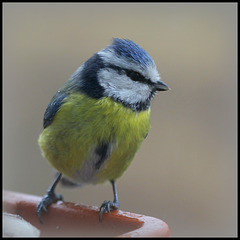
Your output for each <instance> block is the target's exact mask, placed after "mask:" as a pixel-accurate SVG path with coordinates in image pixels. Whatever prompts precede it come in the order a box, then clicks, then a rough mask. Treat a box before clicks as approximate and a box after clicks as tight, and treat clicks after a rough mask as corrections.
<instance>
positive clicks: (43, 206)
mask: <svg viewBox="0 0 240 240" xmlns="http://www.w3.org/2000/svg"><path fill="white" fill-rule="evenodd" d="M58 200H61V201H63V196H62V195H61V194H55V193H54V192H51V191H49V192H47V193H46V194H45V196H44V197H43V198H42V200H41V202H40V203H39V204H38V205H37V211H36V213H37V216H38V219H39V221H40V223H43V221H42V219H41V215H42V212H47V208H48V206H49V205H51V204H52V203H53V202H56V201H58Z"/></svg>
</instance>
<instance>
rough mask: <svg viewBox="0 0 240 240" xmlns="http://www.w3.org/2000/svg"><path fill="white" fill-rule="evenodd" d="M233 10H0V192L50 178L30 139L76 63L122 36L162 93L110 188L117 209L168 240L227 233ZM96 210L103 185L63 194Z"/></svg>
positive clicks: (39, 186)
mask: <svg viewBox="0 0 240 240" xmlns="http://www.w3.org/2000/svg"><path fill="white" fill-rule="evenodd" d="M236 8H237V5H236V4H235V3H229V4H226V3H221V4H218V3H211V4H210V3H207V4H203V3H201V4H186V3H185V4H177V3H173V4H170V3H163V4H161V3H160V4H107V3H105V4H97V3H92V4H86V3H85V4H28V3H25V4H16V3H14V4H11V3H5V4H4V5H3V14H4V15H3V20H4V21H3V41H4V42H3V53H4V55H3V64H4V65H3V70H4V72H3V77H4V80H3V87H4V89H3V103H4V104H3V107H4V108H3V114H4V115H3V116H4V122H3V129H4V135H3V137H4V142H3V147H4V148H3V149H4V152H3V157H4V158H3V188H4V189H7V190H13V191H18V192H24V193H30V194H37V195H43V194H44V193H45V191H46V189H47V188H48V186H49V185H50V183H51V182H52V169H51V167H50V166H49V165H48V162H47V161H46V160H45V159H43V158H42V156H41V153H40V150H39V147H38V144H37V139H38V136H39V134H40V133H41V131H42V119H43V114H44V111H45V108H46V107H47V105H48V103H49V101H50V99H51V98H52V96H53V95H54V94H55V92H56V91H57V90H58V88H60V87H61V85H62V84H63V83H64V82H65V81H66V80H67V79H68V78H69V77H70V75H71V74H72V73H73V72H74V71H75V70H76V69H77V68H78V66H80V65H81V64H82V63H83V62H84V61H85V60H87V59H88V58H89V57H91V56H92V55H93V54H94V53H95V52H97V51H98V50H100V49H102V48H104V47H105V46H106V45H108V44H110V41H111V38H112V37H119V38H128V39H131V40H133V41H135V42H136V43H137V44H139V45H140V46H141V47H143V48H144V49H145V50H146V51H147V52H148V53H149V54H150V55H151V56H152V57H153V59H154V60H155V62H156V64H157V66H158V69H159V71H160V73H161V77H162V80H163V81H164V82H166V83H167V84H168V85H169V86H170V87H171V89H172V90H171V91H168V92H160V93H159V94H158V95H157V96H156V97H155V99H154V101H153V103H152V116H151V125H152V129H151V131H150V133H149V136H148V138H147V139H146V141H145V142H144V143H143V145H142V147H141V149H140V151H139V152H138V153H137V154H136V156H135V159H134V161H133V162H132V164H131V166H130V167H129V169H128V170H127V171H126V173H125V174H124V175H123V177H122V178H121V179H120V180H119V181H118V183H117V184H118V193H119V198H120V204H121V210H124V211H130V212H135V213H140V214H144V215H149V216H154V217H157V218H160V219H162V220H164V221H165V222H167V223H168V224H169V226H170V229H171V234H172V236H236V234H237V232H236V231H237V230H236V215H237V214H236V205H237V200H236V198H237V196H236V185H237V184H236V171H237V170H236V166H237V163H236V160H237V147H236V135H237V134H236V131H237V127H236V124H237V123H236V119H237V116H236V112H237V110H236V95H237V90H236V85H237V80H236V71H237V70H236V69H237V67H236V58H237V57H236V48H237V46H236V45H237V43H236ZM57 192H59V193H60V192H61V193H63V194H64V198H65V200H66V201H74V202H79V203H84V204H88V205H97V206H100V205H101V203H102V202H103V200H112V199H113V194H112V189H111V186H110V184H109V183H106V184H103V185H96V186H91V185H89V186H86V187H84V188H82V189H73V190H70V189H63V188H61V187H60V186H58V187H57Z"/></svg>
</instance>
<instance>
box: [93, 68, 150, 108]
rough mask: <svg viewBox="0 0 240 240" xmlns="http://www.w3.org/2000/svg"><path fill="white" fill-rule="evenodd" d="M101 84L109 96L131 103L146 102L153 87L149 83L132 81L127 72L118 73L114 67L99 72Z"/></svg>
mask: <svg viewBox="0 0 240 240" xmlns="http://www.w3.org/2000/svg"><path fill="white" fill-rule="evenodd" d="M98 79H99V84H100V85H101V86H102V87H103V88H104V90H105V91H104V93H105V95H106V96H108V97H113V98H114V99H119V100H121V101H124V102H127V103H129V104H135V103H139V102H144V101H145V100H146V99H148V98H149V93H150V92H151V89H150V88H149V86H148V85H147V84H144V83H141V82H135V81H132V80H131V79H130V78H129V77H128V76H126V75H125V74H118V73H117V72H116V71H115V70H113V69H102V70H100V71H99V73H98Z"/></svg>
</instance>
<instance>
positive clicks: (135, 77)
mask: <svg viewBox="0 0 240 240" xmlns="http://www.w3.org/2000/svg"><path fill="white" fill-rule="evenodd" d="M127 76H128V77H130V78H131V79H132V80H133V81H141V78H142V75H141V74H140V73H138V72H135V71H127Z"/></svg>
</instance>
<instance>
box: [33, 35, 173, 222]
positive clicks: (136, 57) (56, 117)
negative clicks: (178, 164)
mask: <svg viewBox="0 0 240 240" xmlns="http://www.w3.org/2000/svg"><path fill="white" fill-rule="evenodd" d="M168 89H169V87H168V86H167V85H166V84H165V83H164V82H162V81H161V79H160V75H159V73H158V71H157V68H156V65H155V63H154V61H153V59H152V58H151V57H150V56H149V55H148V53H147V52H146V51H145V50H144V49H142V48H141V47H140V46H138V45H137V44H136V43H134V42H133V41H131V40H127V39H118V38H114V39H113V41H112V43H111V45H109V46H107V47H106V48H104V49H102V50H100V51H99V52H97V53H96V54H94V55H93V56H92V57H91V58H89V59H88V60H87V61H86V62H85V63H83V64H82V65H81V66H80V67H79V68H78V69H77V70H76V72H75V73H74V74H73V75H72V76H71V77H70V79H69V80H68V81H67V82H66V83H65V84H64V85H63V87H62V88H61V89H60V90H58V91H57V93H56V94H55V96H54V97H53V98H52V100H51V101H50V103H49V105H48V107H47V109H46V112H45V114H44V120H43V127H44V130H43V131H42V133H41V135H40V137H39V140H38V142H39V145H40V148H41V151H42V155H43V156H44V157H45V158H46V159H47V160H48V161H49V163H50V165H51V166H52V167H54V168H55V169H57V171H58V173H57V175H56V179H55V180H54V182H53V184H52V185H51V187H50V188H49V189H48V191H47V193H46V194H45V196H44V197H43V199H42V200H41V202H40V203H39V204H38V206H37V215H38V217H39V220H40V221H41V215H42V213H43V211H44V212H47V207H48V206H49V205H50V204H51V203H53V202H55V201H57V200H61V199H62V196H61V195H59V194H56V193H55V188H56V186H57V184H58V182H59V181H60V179H61V178H62V177H64V178H63V179H67V182H68V183H71V182H73V183H77V184H80V185H84V184H89V183H91V184H97V183H103V182H105V181H110V182H111V184H112V187H113V193H114V200H113V201H104V202H103V204H102V205H101V207H100V214H99V219H100V220H101V218H102V215H103V213H105V212H110V211H112V210H115V209H118V208H119V200H118V195H117V189H116V180H117V179H118V178H119V177H120V176H121V175H122V174H123V173H124V171H125V170H126V169H127V167H128V166H129V164H130V163H131V161H132V159H133V157H134V155H135V153H136V151H137V150H138V149H139V147H140V145H141V143H142V142H143V140H144V139H145V138H146V136H147V134H148V131H149V128H150V122H149V120H150V103H151V100H152V99H153V97H154V95H155V94H156V92H157V91H166V90H168Z"/></svg>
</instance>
